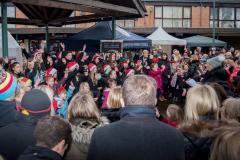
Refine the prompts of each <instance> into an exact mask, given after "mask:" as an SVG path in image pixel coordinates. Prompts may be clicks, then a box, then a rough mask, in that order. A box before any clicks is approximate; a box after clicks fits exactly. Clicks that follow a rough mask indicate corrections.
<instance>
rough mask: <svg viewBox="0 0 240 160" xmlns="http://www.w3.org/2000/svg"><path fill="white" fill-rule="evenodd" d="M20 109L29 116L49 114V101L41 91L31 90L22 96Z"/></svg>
mask: <svg viewBox="0 0 240 160" xmlns="http://www.w3.org/2000/svg"><path fill="white" fill-rule="evenodd" d="M21 107H22V108H23V109H25V110H26V111H27V112H28V113H30V114H40V113H50V110H51V101H50V99H49V98H48V96H47V94H46V93H44V92H43V91H41V90H39V89H32V90H31V91H29V92H27V93H25V95H24V96H23V98H22V102H21Z"/></svg>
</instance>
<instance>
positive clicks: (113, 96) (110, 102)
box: [107, 87, 123, 108]
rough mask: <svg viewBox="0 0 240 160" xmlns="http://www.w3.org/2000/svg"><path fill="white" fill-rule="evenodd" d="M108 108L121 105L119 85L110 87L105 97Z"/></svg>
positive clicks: (121, 97) (120, 106)
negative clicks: (106, 97)
mask: <svg viewBox="0 0 240 160" xmlns="http://www.w3.org/2000/svg"><path fill="white" fill-rule="evenodd" d="M107 107H108V108H122V107H123V95H122V88H121V87H114V88H112V89H110V92H109V96H108V99H107Z"/></svg>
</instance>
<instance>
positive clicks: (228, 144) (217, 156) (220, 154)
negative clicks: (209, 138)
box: [210, 127, 240, 160]
mask: <svg viewBox="0 0 240 160" xmlns="http://www.w3.org/2000/svg"><path fill="white" fill-rule="evenodd" d="M239 141H240V128H239V127H238V128H236V127H234V128H232V129H228V130H226V131H225V132H223V133H222V134H220V135H219V136H218V137H217V138H216V140H215V142H214V146H213V150H212V154H211V158H210V160H239V153H240V143H239Z"/></svg>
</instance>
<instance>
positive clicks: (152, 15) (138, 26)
mask: <svg viewBox="0 0 240 160" xmlns="http://www.w3.org/2000/svg"><path fill="white" fill-rule="evenodd" d="M215 1H216V23H215V24H216V37H217V38H218V39H221V40H224V41H226V42H228V43H229V44H230V45H233V46H235V47H237V48H240V1H239V0H215ZM143 2H144V4H145V6H146V9H147V16H146V17H145V18H140V19H132V20H118V21H117V24H118V25H120V26H122V27H125V28H127V29H128V30H130V31H132V32H135V33H137V34H140V35H143V36H146V35H149V34H151V33H152V32H153V31H154V30H155V29H156V27H158V26H161V27H163V28H164V29H165V30H166V31H167V32H168V33H171V34H172V35H174V36H177V37H179V38H183V37H188V36H191V35H196V34H200V35H205V36H212V30H213V29H212V27H213V0H143ZM83 14H88V13H83V12H73V14H72V16H75V15H76V16H78V15H83ZM8 16H9V17H16V18H26V17H25V15H24V14H23V13H21V11H20V10H19V9H17V8H16V7H15V6H13V5H9V7H8ZM93 24H94V23H88V24H76V25H68V26H64V27H62V28H50V31H49V32H50V38H51V39H52V40H54V39H63V38H65V37H67V36H68V35H70V34H73V33H77V32H79V31H81V30H82V29H84V28H87V27H90V26H91V25H93ZM9 28H10V29H9V31H10V32H11V33H12V34H13V35H15V36H16V37H17V38H18V39H25V41H28V40H29V39H31V40H34V39H35V40H38V39H43V37H44V28H38V27H34V26H24V25H9Z"/></svg>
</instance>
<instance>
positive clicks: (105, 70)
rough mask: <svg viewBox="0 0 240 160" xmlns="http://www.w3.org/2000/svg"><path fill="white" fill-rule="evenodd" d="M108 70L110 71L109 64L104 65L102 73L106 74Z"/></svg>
mask: <svg viewBox="0 0 240 160" xmlns="http://www.w3.org/2000/svg"><path fill="white" fill-rule="evenodd" d="M108 70H111V66H110V65H109V64H105V65H104V66H103V71H104V72H107V71H108Z"/></svg>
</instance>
